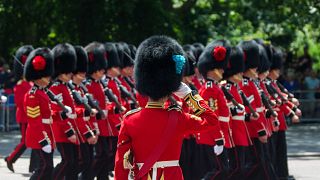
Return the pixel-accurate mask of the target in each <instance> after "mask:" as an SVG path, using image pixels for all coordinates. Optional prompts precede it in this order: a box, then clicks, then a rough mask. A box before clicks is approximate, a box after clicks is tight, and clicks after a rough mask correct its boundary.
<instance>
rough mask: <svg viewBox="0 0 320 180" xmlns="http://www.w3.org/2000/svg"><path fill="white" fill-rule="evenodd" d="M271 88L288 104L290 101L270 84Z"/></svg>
mask: <svg viewBox="0 0 320 180" xmlns="http://www.w3.org/2000/svg"><path fill="white" fill-rule="evenodd" d="M270 88H271V89H272V91H274V92H275V93H276V94H278V96H279V97H280V99H281V101H282V102H284V103H286V102H287V101H288V99H286V98H285V97H284V96H283V95H282V94H281V93H279V92H278V91H277V90H276V89H275V88H274V87H273V86H272V85H271V84H270Z"/></svg>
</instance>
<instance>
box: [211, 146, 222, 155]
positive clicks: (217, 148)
mask: <svg viewBox="0 0 320 180" xmlns="http://www.w3.org/2000/svg"><path fill="white" fill-rule="evenodd" d="M213 150H214V153H215V154H216V155H217V156H219V155H220V154H221V153H222V152H223V145H220V146H219V145H215V146H214V147H213Z"/></svg>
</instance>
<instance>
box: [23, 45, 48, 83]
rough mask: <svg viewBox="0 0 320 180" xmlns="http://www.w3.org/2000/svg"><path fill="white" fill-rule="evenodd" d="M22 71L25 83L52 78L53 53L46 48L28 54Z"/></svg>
mask: <svg viewBox="0 0 320 180" xmlns="http://www.w3.org/2000/svg"><path fill="white" fill-rule="evenodd" d="M23 70H24V71H23V74H24V77H25V78H26V80H27V81H33V80H37V79H41V78H43V77H50V76H52V75H53V71H54V65H53V53H52V52H51V51H50V49H49V48H46V47H43V48H37V49H35V50H33V51H32V52H31V53H30V54H29V56H28V58H27V61H26V63H25V66H24V69H23Z"/></svg>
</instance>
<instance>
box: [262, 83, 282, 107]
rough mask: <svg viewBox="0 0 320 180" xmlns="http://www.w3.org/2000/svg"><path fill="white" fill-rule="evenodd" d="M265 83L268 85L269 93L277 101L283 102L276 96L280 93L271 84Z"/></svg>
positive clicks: (278, 102)
mask: <svg viewBox="0 0 320 180" xmlns="http://www.w3.org/2000/svg"><path fill="white" fill-rule="evenodd" d="M265 85H266V88H267V91H268V93H269V94H270V95H271V96H272V98H273V99H275V101H276V103H277V104H281V102H280V101H279V100H278V97H277V96H276V95H278V94H277V93H276V92H275V91H274V89H273V88H271V87H270V86H271V84H268V83H266V84H265Z"/></svg>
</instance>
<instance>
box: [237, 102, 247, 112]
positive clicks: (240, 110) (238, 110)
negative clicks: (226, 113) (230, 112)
mask: <svg viewBox="0 0 320 180" xmlns="http://www.w3.org/2000/svg"><path fill="white" fill-rule="evenodd" d="M239 106H240V107H241V108H242V109H239V108H238V107H237V108H236V111H237V113H243V112H244V110H245V108H244V105H242V104H239Z"/></svg>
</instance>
